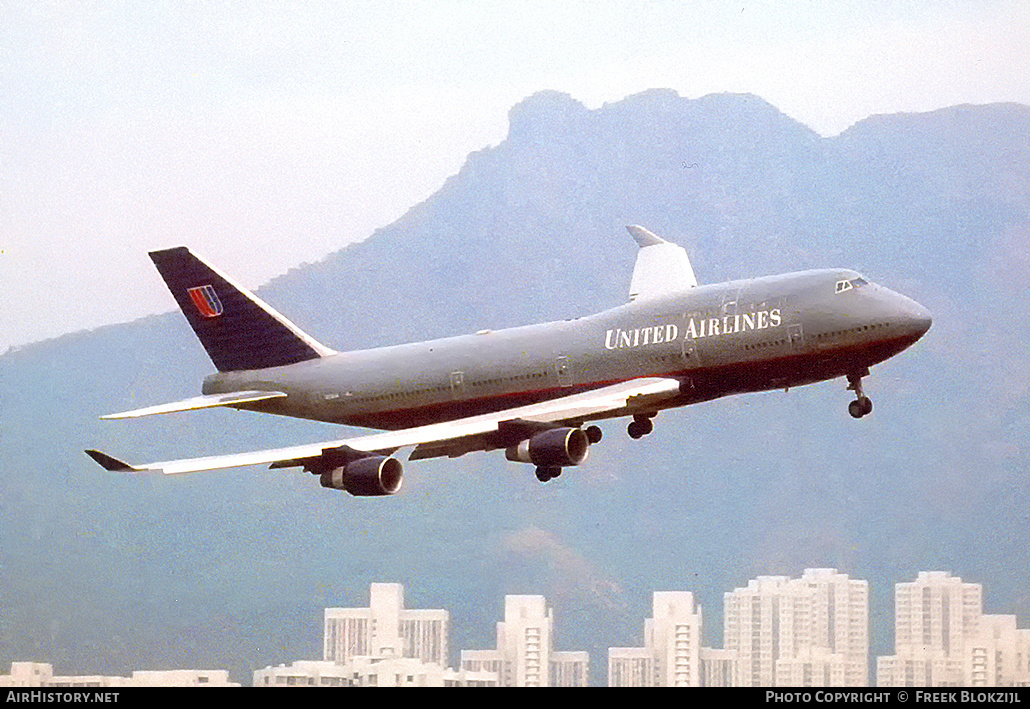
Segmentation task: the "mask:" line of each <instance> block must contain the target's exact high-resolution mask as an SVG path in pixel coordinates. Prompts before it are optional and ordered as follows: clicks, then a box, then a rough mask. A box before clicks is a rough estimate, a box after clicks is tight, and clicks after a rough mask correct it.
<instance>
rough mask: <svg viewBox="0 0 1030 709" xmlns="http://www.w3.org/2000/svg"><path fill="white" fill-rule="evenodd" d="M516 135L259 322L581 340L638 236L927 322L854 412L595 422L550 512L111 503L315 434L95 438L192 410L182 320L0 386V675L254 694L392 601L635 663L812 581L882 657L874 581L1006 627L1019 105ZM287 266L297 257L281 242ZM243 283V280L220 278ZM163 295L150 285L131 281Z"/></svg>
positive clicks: (253, 502)
mask: <svg viewBox="0 0 1030 709" xmlns="http://www.w3.org/2000/svg"><path fill="white" fill-rule="evenodd" d="M510 124H511V127H510V131H509V135H508V137H507V139H506V140H505V141H503V142H502V143H501V144H499V145H498V146H496V147H493V148H487V149H484V150H481V151H478V152H475V153H473V154H471V155H470V156H469V157H468V160H467V162H466V164H465V165H464V167H463V168H462V169H461V171H460V172H459V173H458V174H456V175H454V176H453V177H451V178H450V179H449V180H448V181H447V182H446V184H445V185H444V186H443V187H442V188H441V189H440V190H439V192H437V193H436V194H435V195H433V196H432V197H430V198H429V199H427V200H426V201H425V202H423V203H421V204H419V205H416V206H414V207H413V208H412V209H411V210H410V211H409V212H408V213H407V214H406V215H405V216H404V217H402V218H401V219H399V220H398V221H397V222H395V223H393V224H391V225H389V226H387V227H384V228H382V229H380V230H378V231H376V232H375V234H373V235H372V236H371V237H370V238H369V239H367V240H366V241H364V242H362V243H359V244H354V245H351V246H349V247H347V248H344V249H341V250H340V251H338V252H336V253H335V254H333V255H331V256H330V257H328V258H326V259H325V260H323V261H321V262H319V263H316V264H311V265H307V266H303V267H300V268H296V269H293V270H292V271H290V272H289V273H287V274H285V275H284V276H282V277H280V278H277V279H275V280H274V281H272V282H271V283H269V284H268V285H267V286H266V287H264V288H263V289H262V290H261V293H260V294H261V295H262V297H264V298H266V299H267V300H269V301H270V302H271V303H273V304H274V305H275V307H276V308H277V309H279V310H280V311H282V312H284V313H286V314H287V315H288V316H289V317H291V318H292V319H293V320H294V321H295V322H297V323H298V325H300V326H301V327H302V328H304V329H305V330H307V331H308V332H310V333H311V334H313V335H314V336H316V337H317V338H318V339H320V340H321V341H323V342H326V343H327V344H330V345H332V346H334V347H337V348H339V349H345V348H353V347H366V346H375V345H381V344H391V343H397V342H403V341H408V340H414V339H421V338H425V337H431V336H439V335H446V334H457V333H463V332H469V331H474V330H478V329H480V328H485V327H490V328H500V327H505V326H510V325H517V324H524V323H528V322H534V321H540V320H545V319H557V318H565V317H572V316H575V315H580V314H584V313H587V312H593V311H596V310H599V309H601V308H605V307H610V306H613V305H616V304H618V303H621V302H624V301H625V299H626V294H627V291H628V286H629V276H630V272H631V269H632V264H633V260H634V258H635V250H636V247H635V245H634V244H633V242H632V240H631V239H630V238H629V237H628V236H627V235H626V233H625V231H624V229H623V226H624V225H625V224H629V223H639V224H643V225H645V226H647V227H648V228H649V229H651V230H652V231H654V232H656V233H658V234H660V235H662V236H664V237H666V238H668V239H670V240H673V241H676V242H678V243H680V244H682V245H684V246H685V247H687V249H688V250H689V251H690V253H691V256H692V259H693V264H694V270H695V272H696V273H697V275H698V278H699V279H700V280H701V281H703V282H713V281H719V280H725V279H729V278H735V277H744V276H750V275H764V274H769V273H775V272H781V271H788V270H799V269H804V268H811V267H821V266H846V267H852V268H856V269H859V270H861V271H863V272H864V273H865V274H866V275H867V276H869V277H871V278H873V279H875V280H877V281H879V282H882V283H883V284H884V285H887V286H888V287H891V288H894V289H896V290H900V291H902V292H904V293H906V294H908V295H910V296H912V297H914V298H916V299H917V300H919V301H920V302H921V303H923V304H924V305H926V306H927V307H928V308H929V309H930V310H931V311H932V312H933V314H934V316H935V321H934V327H933V329H931V331H930V332H929V333H928V335H927V336H926V338H924V340H923V341H921V342H920V343H918V344H917V345H916V346H915V347H914V348H913V349H912V350H910V351H908V352H906V353H904V354H902V355H900V356H899V357H897V358H896V359H894V360H892V361H890V362H888V363H885V364H884V365H881V366H880V367H877V368H875V369H874V370H873V375H872V376H871V377H870V378H869V379H868V380H867V381H866V387H867V392H868V393H869V395H870V396H872V398H873V399H874V400H875V402H876V412H875V413H874V414H873V416H871V417H869V418H867V419H863V420H862V421H854V420H852V419H851V418H850V417H849V416H848V415H847V413H846V405H847V402H848V400H849V395H848V394H847V393H846V392H845V390H844V386H845V385H844V382H843V381H841V382H830V383H825V384H820V385H815V386H812V387H807V388H803V389H799V390H793V391H791V392H789V393H788V394H784V393H782V392H778V393H770V394H764V395H755V396H750V397H740V398H734V399H727V400H723V401H718V402H711V403H708V404H702V405H698V406H695V407H692V408H688V409H684V410H680V411H675V412H668V413H663V414H662V415H661V416H660V417H659V418H658V419H657V420H656V424H657V426H656V432H655V434H654V435H652V436H650V437H648V438H647V439H645V440H643V441H639V442H634V441H631V440H629V439H628V437H627V436H626V435H625V433H624V430H623V426H622V424H620V423H617V422H612V423H609V424H607V425H606V426H605V430H606V434H607V435H606V437H605V440H604V441H603V443H602V444H601V445H599V446H597V447H596V448H595V449H594V451H592V453H591V460H590V462H589V463H588V464H587V465H585V466H583V467H582V468H580V469H575V470H571V471H569V474H567V475H563V476H562V478H561V479H560V480H558V481H555V482H553V483H551V484H549V485H540V484H539V483H537V482H536V480H535V479H534V478H533V476H532V471H531V469H529V467H526V466H519V465H515V464H512V463H508V462H506V461H504V460H503V457H502V456H497V455H489V454H473V455H469V456H466V457H464V458H461V459H458V460H454V461H428V462H420V463H412V464H410V465H408V466H406V471H407V477H406V480H405V489H404V490H403V491H402V493H401V494H400V495H399V496H397V497H395V498H389V499H378V500H358V499H354V498H351V497H349V496H347V495H344V494H334V493H332V492H329V491H324V490H322V489H320V488H319V487H318V485H317V482H316V481H315V480H314V479H313V478H311V477H310V476H308V475H306V474H301V473H298V472H294V471H286V472H282V471H263V470H244V471H237V472H226V473H212V474H207V475H204V474H200V475H196V476H184V477H181V478H176V479H166V478H160V477H158V478H155V477H142V478H137V477H121V476H116V475H111V474H108V473H105V472H104V471H102V470H100V469H99V468H98V467H97V466H95V465H94V464H93V463H92V462H91V461H89V460H88V459H87V458H86V457H85V456H84V455H83V454H82V450H83V449H84V448H92V447H99V448H102V449H105V450H109V451H111V452H112V453H115V454H122V455H125V456H126V457H129V458H147V459H159V458H163V457H178V456H182V455H192V454H202V453H204V452H207V451H211V452H214V451H229V450H244V449H248V448H251V447H260V446H266V445H286V444H288V443H291V442H301V441H310V440H320V439H322V438H324V437H326V436H327V435H335V433H338V429H333V428H331V427H328V426H321V425H318V424H312V423H305V422H293V421H282V420H276V419H272V418H263V417H260V416H257V415H252V414H246V413H233V412H217V411H216V412H205V413H202V414H197V415H196V416H180V417H166V418H161V419H159V420H145V421H138V422H100V421H98V420H97V416H98V415H99V414H101V413H106V412H110V411H116V410H122V409H127V408H132V407H134V406H142V405H145V404H148V403H159V402H162V401H166V400H172V399H176V398H182V397H184V396H188V395H191V394H193V393H196V391H197V390H198V388H199V383H200V379H201V377H202V376H203V375H204V374H206V373H207V372H209V371H210V370H211V367H210V363H209V362H208V361H207V360H206V357H205V355H204V353H203V350H202V349H201V348H200V346H199V344H198V343H196V341H195V340H194V338H193V336H192V333H190V332H189V330H188V328H187V327H186V324H185V321H184V320H183V319H182V317H181V316H180V315H179V314H178V313H171V314H168V315H162V316H156V317H150V318H145V319H143V320H139V321H136V322H133V323H128V324H125V325H118V326H112V327H106V328H101V329H98V330H95V331H92V332H82V333H76V334H72V335H68V336H65V337H61V338H58V339H55V340H51V341H47V342H42V343H39V344H36V345H31V346H28V347H24V348H20V349H18V350H15V351H11V352H8V353H7V354H6V355H3V356H2V357H0V411H2V418H0V510H2V512H0V662H8V661H10V660H43V661H48V662H53V663H54V664H55V665H56V666H57V667H59V668H61V670H62V671H65V672H75V673H87V672H98V673H107V674H112V673H124V672H126V671H128V670H132V669H142V668H150V669H161V668H163V667H166V666H167V667H224V668H228V669H230V670H231V675H232V677H233V679H236V680H242V681H244V682H248V681H249V678H250V675H249V672H250V670H252V669H253V668H257V667H262V666H265V665H268V664H277V663H280V662H289V661H292V660H294V659H301V658H317V657H320V655H321V636H320V633H321V609H322V608H323V607H325V606H333V605H343V606H353V605H360V604H363V603H364V602H365V600H366V594H367V589H368V584H369V582H372V581H398V582H401V583H403V584H405V589H406V600H407V604H408V606H409V607H433V608H439V607H443V608H448V609H449V610H451V612H452V637H451V646H452V650H453V651H454V652H453V654H454V656H455V658H454V659H455V660H456V658H457V651H458V650H460V649H462V648H483V647H489V646H491V645H492V642H493V637H494V624H495V623H496V622H497V621H498V620H499V619H500V618H501V615H502V605H503V596H504V595H505V594H508V593H541V594H544V595H546V596H547V597H548V601H549V603H550V604H551V605H552V606H554V608H555V616H556V618H555V620H556V634H557V646H558V647H559V649H566V650H588V651H590V653H591V675H592V680H593V682H594V683H603V682H604V681H605V667H606V663H607V656H606V654H605V653H606V648H607V647H608V646H612V645H628V644H639V643H640V642H641V637H640V636H641V633H642V624H643V618H644V617H646V616H647V615H648V613H649V610H650V594H651V592H652V591H654V590H689V591H693V592H695V594H696V595H697V596H698V597H699V599H700V601H701V602H702V604H703V607H704V613H705V622H706V629H705V636H706V638H705V639H706V643H708V644H709V645H714V646H721V636H722V615H721V605H722V595H721V594H722V593H723V592H725V591H729V590H732V589H733V588H735V587H737V586H740V585H743V584H746V582H747V580H748V579H749V578H752V577H754V576H755V575H758V574H791V575H798V574H800V572H801V571H802V569H804V568H805V567H815V566H833V567H836V568H838V569H840V570H841V571H843V572H845V573H848V574H850V575H852V576H853V577H857V578H864V579H867V580H869V582H870V586H871V592H872V604H873V608H872V612H873V622H872V637H873V641H874V646H873V652H874V654H884V653H887V652H889V651H890V649H891V647H892V641H893V639H892V633H893V626H892V623H893V615H892V614H893V584H894V583H897V582H900V581H906V580H910V579H912V578H914V577H915V574H916V572H918V571H919V570H929V569H946V570H950V571H952V572H953V573H955V574H956V575H959V576H961V577H962V578H963V579H964V580H967V581H974V582H980V583H983V584H984V585H985V601H986V602H985V605H986V610H987V612H998V613H1016V614H1017V615H1018V616H1019V618H1020V625H1021V627H1028V625H1030V591H1028V590H1027V589H1030V564H1028V563H1027V559H1028V557H1027V554H1028V552H1027V542H1026V540H1027V538H1028V534H1030V515H1028V510H1030V484H1028V480H1030V448H1028V441H1030V367H1028V366H1027V365H1028V359H1030V357H1028V345H1027V342H1028V336H1030V319H1028V317H1027V313H1028V312H1030V140H1028V136H1030V107H1027V106H1021V105H1015V104H995V105H988V106H955V107H951V108H946V109H942V110H939V111H934V112H931V113H924V114H898V115H886V116H873V117H870V118H868V119H866V120H864V121H861V122H859V123H858V124H856V125H854V126H852V127H851V128H850V129H848V130H847V131H845V132H844V133H842V134H841V135H839V136H836V137H833V138H822V137H820V136H819V135H817V134H816V133H814V132H813V131H812V130H810V129H809V128H807V127H806V126H804V125H802V124H800V123H798V122H797V121H795V120H793V119H791V118H790V117H788V116H786V115H784V114H783V113H781V112H780V111H778V110H777V109H776V108H775V107H773V106H772V105H770V104H769V103H767V102H766V101H764V100H762V99H761V98H759V97H757V96H752V95H730V94H719V95H711V96H705V97H702V98H699V99H696V100H689V99H684V98H681V97H679V96H678V95H676V94H675V93H674V92H672V91H666V90H653V91H647V92H645V93H642V94H638V95H635V96H630V97H628V98H626V99H624V100H622V101H619V102H616V103H612V104H607V105H605V106H603V107H602V108H599V109H596V110H588V109H586V108H585V107H584V106H583V105H582V104H580V103H578V102H576V101H575V100H573V99H572V98H570V97H569V96H567V95H565V94H561V93H557V92H542V93H539V94H535V95H533V96H531V97H529V98H527V99H526V100H524V101H523V102H521V103H519V104H518V105H517V106H515V107H514V108H513V109H512V110H511V114H510ZM284 237H285V238H288V235H284ZM219 265H220V266H221V267H222V268H223V269H225V270H226V271H228V272H230V273H231V272H232V270H233V265H232V264H231V263H223V264H219ZM152 287H154V288H162V287H163V286H162V285H161V283H160V281H159V280H158V279H157V277H156V276H155V277H154V278H153V279H152Z"/></svg>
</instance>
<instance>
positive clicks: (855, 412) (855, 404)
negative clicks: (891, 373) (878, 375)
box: [848, 369, 873, 419]
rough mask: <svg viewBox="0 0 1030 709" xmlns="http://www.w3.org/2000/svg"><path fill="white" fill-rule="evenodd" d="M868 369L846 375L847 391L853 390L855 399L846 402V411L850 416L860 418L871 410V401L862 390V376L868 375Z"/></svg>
mask: <svg viewBox="0 0 1030 709" xmlns="http://www.w3.org/2000/svg"><path fill="white" fill-rule="evenodd" d="M868 375H869V370H868V369H866V370H865V371H863V372H861V373H859V374H849V375H848V391H853V392H855V400H854V401H852V402H851V403H850V404H848V413H849V414H851V417H852V418H856V419H860V418H862V417H863V416H868V415H869V414H871V413H872V412H873V401H872V399H870V398H869V397H868V396H866V395H865V392H863V391H862V377H865V376H868Z"/></svg>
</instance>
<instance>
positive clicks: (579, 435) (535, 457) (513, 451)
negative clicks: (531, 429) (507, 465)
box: [504, 428, 590, 467]
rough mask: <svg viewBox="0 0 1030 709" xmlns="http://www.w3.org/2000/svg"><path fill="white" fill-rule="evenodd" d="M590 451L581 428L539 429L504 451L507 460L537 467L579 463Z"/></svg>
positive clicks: (585, 435) (588, 443) (587, 440)
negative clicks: (531, 435)
mask: <svg viewBox="0 0 1030 709" xmlns="http://www.w3.org/2000/svg"><path fill="white" fill-rule="evenodd" d="M589 451H590V439H589V438H588V437H587V434H586V433H585V432H584V431H583V429H581V428H552V429H550V430H549V431H541V432H540V433H537V434H536V435H534V436H533V437H531V438H529V439H527V440H525V441H522V442H521V443H519V444H518V445H517V446H512V447H511V448H508V449H506V450H505V451H504V456H505V457H506V458H507V459H508V460H513V461H517V462H520V463H532V464H533V465H536V466H538V467H540V466H543V467H565V466H567V465H579V464H580V463H582V462H583V461H584V460H586V458H587V453H588V452H589Z"/></svg>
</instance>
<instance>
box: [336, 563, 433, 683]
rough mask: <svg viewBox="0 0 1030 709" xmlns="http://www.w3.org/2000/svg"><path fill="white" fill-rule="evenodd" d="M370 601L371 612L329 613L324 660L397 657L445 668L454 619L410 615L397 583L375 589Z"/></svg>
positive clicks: (420, 612) (339, 610)
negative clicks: (451, 624) (451, 621)
mask: <svg viewBox="0 0 1030 709" xmlns="http://www.w3.org/2000/svg"><path fill="white" fill-rule="evenodd" d="M369 596H370V599H369V600H370V602H369V607H368V608H326V609H325V635H324V641H323V659H325V660H327V661H330V662H337V663H341V664H342V663H346V662H349V661H350V660H351V659H352V658H354V657H363V656H375V657H386V656H390V655H394V656H396V657H408V658H415V659H419V660H422V661H423V662H430V663H434V664H437V665H439V666H440V667H447V653H448V646H447V642H448V635H449V632H450V613H448V612H447V611H445V610H409V609H406V608H405V607H404V587H403V586H401V585H400V584H398V583H374V584H372V587H371V589H370V591H369Z"/></svg>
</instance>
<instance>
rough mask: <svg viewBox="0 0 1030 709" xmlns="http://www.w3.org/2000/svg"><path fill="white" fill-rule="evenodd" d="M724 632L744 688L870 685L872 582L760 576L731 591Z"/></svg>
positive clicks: (817, 575)
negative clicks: (870, 594)
mask: <svg viewBox="0 0 1030 709" xmlns="http://www.w3.org/2000/svg"><path fill="white" fill-rule="evenodd" d="M724 628H725V632H724V642H725V647H726V650H729V651H733V652H735V653H736V656H737V662H738V665H737V681H738V682H740V683H741V684H742V685H744V686H751V687H772V686H848V687H862V686H866V685H867V682H868V674H869V673H868V662H869V584H868V582H866V581H858V580H853V579H849V578H848V577H847V575H845V574H841V573H838V572H837V570H836V569H806V570H805V572H804V574H802V576H801V578H800V579H790V578H788V577H786V576H759V577H758V578H757V579H754V580H752V581H749V582H748V586H747V588H738V589H736V590H735V591H732V592H730V593H726V594H725V595H724Z"/></svg>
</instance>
